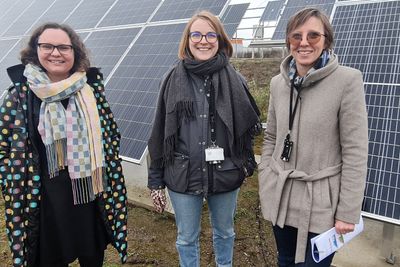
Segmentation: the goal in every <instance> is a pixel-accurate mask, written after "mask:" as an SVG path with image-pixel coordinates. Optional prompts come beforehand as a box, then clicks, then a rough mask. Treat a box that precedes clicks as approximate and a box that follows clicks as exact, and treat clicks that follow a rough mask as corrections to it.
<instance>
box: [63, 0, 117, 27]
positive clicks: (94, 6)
mask: <svg viewBox="0 0 400 267" xmlns="http://www.w3.org/2000/svg"><path fill="white" fill-rule="evenodd" d="M59 1H62V0H59ZM114 2H115V0H84V1H83V2H80V4H79V5H78V6H77V7H76V9H75V10H74V11H73V13H72V14H71V15H70V16H69V17H68V18H67V19H66V21H65V23H66V24H68V25H70V26H71V27H72V28H73V29H76V30H77V29H89V28H94V27H95V26H96V25H97V24H98V23H99V21H100V19H101V18H102V17H103V16H104V15H105V14H106V12H107V11H108V10H109V9H110V7H111V5H112V4H113V3H114Z"/></svg>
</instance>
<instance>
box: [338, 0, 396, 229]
mask: <svg viewBox="0 0 400 267" xmlns="http://www.w3.org/2000/svg"><path fill="white" fill-rule="evenodd" d="M398 14H400V2H399V1H386V2H370V3H355V4H354V5H350V6H349V5H343V6H340V5H338V6H337V7H336V10H335V13H334V17H333V20H332V24H333V27H334V28H335V33H336V40H335V51H336V53H337V54H338V55H339V60H340V61H341V63H342V64H344V65H347V66H351V67H355V68H358V69H360V70H361V71H362V72H363V75H364V81H365V93H366V103H367V110H368V124H369V152H368V153H369V155H368V156H369V157H368V174H367V184H366V190H365V197H364V203H363V211H364V212H366V213H369V214H375V215H380V216H383V217H386V218H390V219H394V220H398V223H399V224H400V169H399V168H400V165H399V160H400V138H399V136H400V135H399V132H400V122H399V121H400V78H399V77H400V76H399V73H400V68H399V66H398V65H399V64H398V63H399V62H400V23H399V18H398Z"/></svg>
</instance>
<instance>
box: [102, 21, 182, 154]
mask: <svg viewBox="0 0 400 267" xmlns="http://www.w3.org/2000/svg"><path fill="white" fill-rule="evenodd" d="M184 27H185V24H175V25H163V26H154V27H147V28H146V29H145V30H144V31H143V32H142V34H141V35H140V37H139V38H138V40H137V41H136V42H135V44H134V45H133V46H132V48H131V50H130V51H129V53H128V54H127V55H126V57H125V58H124V60H123V61H122V62H121V64H120V65H119V67H118V68H117V69H116V71H115V72H114V74H113V75H112V77H111V79H110V80H109V81H108V82H107V84H106V94H107V99H108V101H109V102H110V103H111V106H112V110H113V113H114V116H115V117H116V119H117V121H118V126H119V127H120V129H121V135H122V140H121V155H124V156H127V157H130V158H133V159H136V160H139V159H141V157H142V156H143V153H144V151H145V149H146V146H147V141H148V138H149V135H150V131H151V126H152V120H153V116H154V112H155V108H156V102H157V97H158V92H159V83H160V80H161V78H162V76H163V75H164V73H165V72H166V71H167V70H168V69H169V68H170V67H171V66H172V64H173V63H174V62H175V61H176V60H177V54H178V45H179V41H180V38H181V35H182V32H183V29H184Z"/></svg>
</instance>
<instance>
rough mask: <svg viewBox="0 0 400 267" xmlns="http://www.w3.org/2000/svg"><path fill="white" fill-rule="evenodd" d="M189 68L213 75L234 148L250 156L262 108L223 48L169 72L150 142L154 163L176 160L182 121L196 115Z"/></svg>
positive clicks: (212, 83) (212, 82) (218, 108)
mask: <svg viewBox="0 0 400 267" xmlns="http://www.w3.org/2000/svg"><path fill="white" fill-rule="evenodd" d="M188 72H191V73H194V74H196V75H200V76H205V75H209V76H210V77H211V79H210V84H209V85H208V86H213V87H214V89H215V101H216V103H215V106H216V111H217V113H218V115H219V117H220V118H221V120H222V121H223V122H224V124H225V125H226V127H227V129H228V133H227V136H228V141H229V146H230V148H231V151H234V153H235V155H236V156H238V157H243V158H244V159H246V158H247V157H248V156H249V154H250V153H252V152H251V138H252V135H253V134H254V133H255V131H256V130H257V129H259V126H260V124H259V111H258V108H257V106H256V105H255V103H254V100H253V99H252V97H251V96H249V93H248V91H247V88H245V87H244V85H243V83H242V81H241V80H240V78H239V76H238V73H237V72H236V70H235V69H234V68H233V67H232V65H231V64H230V63H229V59H228V58H227V56H226V55H225V54H224V53H221V52H220V53H218V54H217V55H216V56H214V57H213V58H211V59H209V60H207V61H196V60H193V59H185V60H181V61H180V62H178V64H177V65H176V66H175V67H174V68H173V69H172V70H171V71H170V72H169V73H168V74H167V76H166V78H165V79H164V81H163V83H162V84H161V89H160V95H159V99H158V104H157V111H156V115H155V120H154V124H153V130H152V133H151V136H150V139H149V143H148V146H149V152H150V157H151V165H152V166H154V167H158V168H160V167H163V166H165V165H169V164H171V163H172V162H173V158H174V157H173V155H174V151H175V146H176V143H177V140H178V136H177V133H178V128H179V127H180V122H181V121H182V119H195V114H194V102H193V101H194V99H193V98H194V97H193V96H192V95H191V94H190V90H189V88H191V85H190V81H189V73H188ZM248 144H250V147H249V145H248Z"/></svg>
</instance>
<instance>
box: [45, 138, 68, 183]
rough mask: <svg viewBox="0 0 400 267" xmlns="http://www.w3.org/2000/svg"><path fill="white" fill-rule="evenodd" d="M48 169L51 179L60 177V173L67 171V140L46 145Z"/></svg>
mask: <svg viewBox="0 0 400 267" xmlns="http://www.w3.org/2000/svg"><path fill="white" fill-rule="evenodd" d="M46 156H47V167H48V169H49V176H50V178H54V177H55V176H58V174H59V171H60V170H63V169H65V165H66V163H65V160H66V158H67V139H61V140H56V141H55V142H54V143H53V144H49V145H46Z"/></svg>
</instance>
